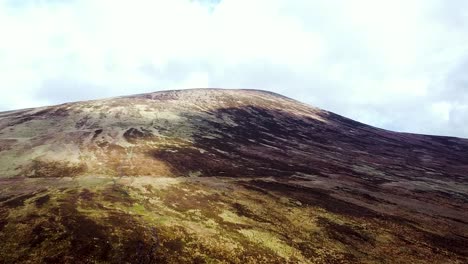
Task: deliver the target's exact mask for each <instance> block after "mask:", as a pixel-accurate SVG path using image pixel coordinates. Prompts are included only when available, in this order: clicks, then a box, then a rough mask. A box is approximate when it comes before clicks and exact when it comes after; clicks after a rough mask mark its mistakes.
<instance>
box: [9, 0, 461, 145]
mask: <svg viewBox="0 0 468 264" xmlns="http://www.w3.org/2000/svg"><path fill="white" fill-rule="evenodd" d="M199 87H216V88H252V89H263V90H269V91H274V92H277V93H281V94H283V95H286V96H289V97H292V98H294V99H297V100H300V101H302V102H305V103H308V104H311V105H314V106H317V107H320V108H323V109H325V110H329V111H332V112H335V113H337V114H340V115H343V116H346V117H349V118H352V119H355V120H358V121H361V122H364V123H367V124H371V125H374V126H377V127H381V128H385V129H390V130H395V131H403V132H413V133H423V134H433V135H449V136H458V137H465V138H468V1H465V0H392V1H389V0H323V1H320V0H221V1H217V0H165V1H162V0H132V1H123V0H80V1H79V0H22V1H21V0H0V111H6V110H12V109H20V108H28V107H36V106H44V105H51V104H59V103H64V102H70V101H78V100H87V99H97V98H106V97H111V96H120V95H130V94H137V93H144V92H153V91H159V90H169V89H184V88H199Z"/></svg>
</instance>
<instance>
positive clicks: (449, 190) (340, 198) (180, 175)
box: [0, 89, 468, 263]
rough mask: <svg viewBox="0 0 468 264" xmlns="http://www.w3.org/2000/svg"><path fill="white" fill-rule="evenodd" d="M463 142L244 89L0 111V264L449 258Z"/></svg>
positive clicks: (463, 199)
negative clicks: (364, 121) (383, 126)
mask: <svg viewBox="0 0 468 264" xmlns="http://www.w3.org/2000/svg"><path fill="white" fill-rule="evenodd" d="M467 150H468V140H467V139H461V138H452V137H441V136H428V135H417V134H409V133H398V132H392V131H388V130H383V129H379V128H375V127H372V126H368V125H365V124H362V123H359V122H356V121H353V120H351V119H348V118H345V117H342V116H340V115H337V114H334V113H331V112H328V111H324V110H321V109H318V108H314V107H311V106H309V105H306V104H303V103H300V102H298V101H295V100H293V99H290V98H287V97H284V96H281V95H278V94H275V93H271V92H266V91H259V90H225V89H192V90H178V91H162V92H155V93H149V94H141V95H134V96H124V97H116V98H110V99H104V100H95V101H86V102H75V103H66V104H62V105H57V106H51V107H41V108H35V109H25V110H18V111H9V112H3V113H0V263H13V262H25V263H26V262H27V263H95V262H98V263H218V262H219V263H363V262H365V263H395V262H398V263H428V262H433V263H449V262H450V263H464V262H465V261H468V246H467V245H468V222H466V219H468V213H467V212H468V206H467V204H468V188H467V184H468V176H467V171H468V152H467ZM2 261H3V262H2Z"/></svg>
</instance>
